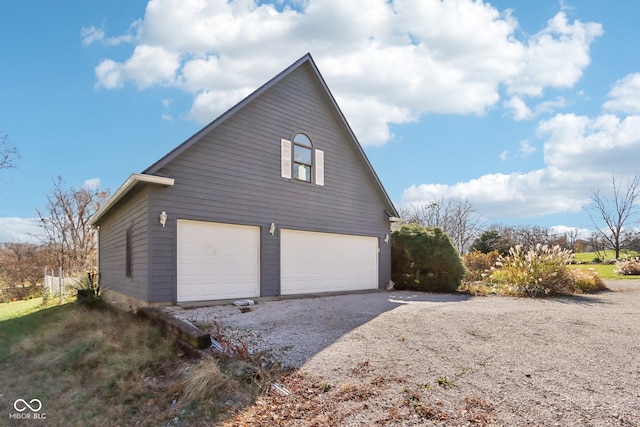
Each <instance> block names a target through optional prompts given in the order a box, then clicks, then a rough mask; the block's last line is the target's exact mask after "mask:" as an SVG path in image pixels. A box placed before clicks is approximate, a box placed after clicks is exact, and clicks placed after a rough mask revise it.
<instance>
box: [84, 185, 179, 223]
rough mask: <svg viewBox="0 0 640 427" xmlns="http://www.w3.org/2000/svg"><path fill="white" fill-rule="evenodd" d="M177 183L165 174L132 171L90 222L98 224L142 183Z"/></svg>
mask: <svg viewBox="0 0 640 427" xmlns="http://www.w3.org/2000/svg"><path fill="white" fill-rule="evenodd" d="M174 183H175V180H174V179H173V178H167V177H164V176H155V175H148V174H142V173H132V174H131V175H130V176H129V178H127V180H126V181H125V182H124V183H123V184H122V185H121V186H120V188H118V189H117V190H116V192H115V193H113V194H112V195H111V197H110V198H109V200H107V201H106V203H105V204H104V205H102V206H101V207H100V209H98V211H97V212H96V213H95V214H94V215H93V216H92V217H91V220H90V221H89V223H90V224H91V225H92V226H95V225H97V224H98V222H99V221H100V219H101V218H102V217H103V216H104V215H105V214H106V213H107V212H109V210H111V208H112V207H113V206H115V204H116V203H118V202H119V201H120V200H122V198H123V197H125V196H126V195H127V194H128V193H129V192H130V191H131V190H133V189H134V188H135V187H136V186H137V185H140V184H154V185H163V186H165V187H170V186H172V185H173V184H174Z"/></svg>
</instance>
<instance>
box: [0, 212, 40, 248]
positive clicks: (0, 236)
mask: <svg viewBox="0 0 640 427" xmlns="http://www.w3.org/2000/svg"><path fill="white" fill-rule="evenodd" d="M41 232H42V230H41V229H40V227H39V226H38V224H37V220H36V219H35V218H17V217H10V218H0V243H9V242H24V243H38V242H39V241H40V236H41Z"/></svg>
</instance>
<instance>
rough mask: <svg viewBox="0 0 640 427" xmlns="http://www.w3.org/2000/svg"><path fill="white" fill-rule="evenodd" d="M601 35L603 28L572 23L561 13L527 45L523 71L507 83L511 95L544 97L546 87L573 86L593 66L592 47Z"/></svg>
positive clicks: (595, 25)
mask: <svg viewBox="0 0 640 427" xmlns="http://www.w3.org/2000/svg"><path fill="white" fill-rule="evenodd" d="M602 33H603V30H602V25H600V24H597V23H593V22H591V23H582V22H580V21H577V20H576V21H574V22H573V23H570V22H568V19H567V15H566V14H565V13H564V12H560V13H558V14H557V15H556V16H554V17H553V18H552V19H550V20H549V22H548V23H547V26H546V27H545V28H544V29H543V30H542V31H540V32H539V33H537V34H534V35H533V36H532V37H531V38H530V39H529V40H528V41H527V44H526V48H525V49H524V53H523V56H522V58H521V64H520V65H521V67H522V68H521V71H520V72H519V73H517V74H515V75H514V76H512V77H510V78H509V79H508V80H507V87H508V91H509V92H510V93H514V94H520V95H529V96H541V95H542V92H543V90H544V89H545V87H555V88H566V87H571V86H573V85H574V84H575V83H576V82H577V81H578V80H579V79H580V78H581V77H582V70H583V69H584V68H585V67H586V66H587V65H589V63H590V62H591V57H590V56H589V47H590V45H591V43H592V42H593V40H594V39H595V38H596V37H598V36H600V35H602Z"/></svg>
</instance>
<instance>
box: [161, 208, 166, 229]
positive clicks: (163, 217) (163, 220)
mask: <svg viewBox="0 0 640 427" xmlns="http://www.w3.org/2000/svg"><path fill="white" fill-rule="evenodd" d="M166 223H167V213H166V212H165V211H162V212H161V213H160V224H162V226H163V227H164V226H165V224H166Z"/></svg>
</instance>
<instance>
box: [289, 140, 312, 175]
mask: <svg viewBox="0 0 640 427" xmlns="http://www.w3.org/2000/svg"><path fill="white" fill-rule="evenodd" d="M312 169H313V145H312V144H311V140H310V139H309V137H308V136H307V135H305V134H303V133H299V134H297V135H296V136H295V137H294V138H293V177H294V178H295V179H299V180H300V181H306V182H311V170H312Z"/></svg>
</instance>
